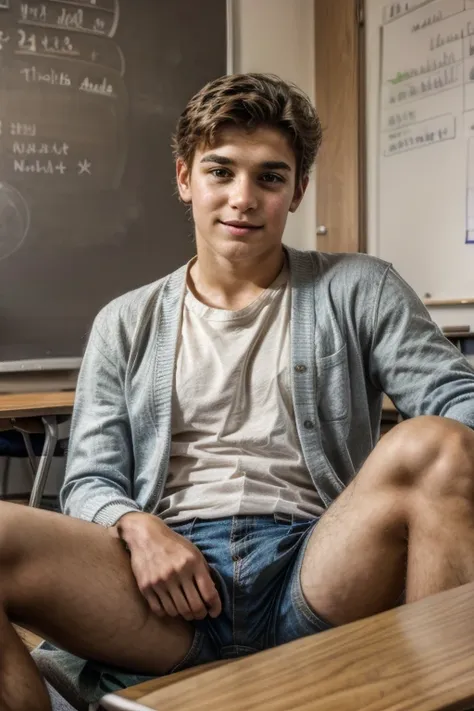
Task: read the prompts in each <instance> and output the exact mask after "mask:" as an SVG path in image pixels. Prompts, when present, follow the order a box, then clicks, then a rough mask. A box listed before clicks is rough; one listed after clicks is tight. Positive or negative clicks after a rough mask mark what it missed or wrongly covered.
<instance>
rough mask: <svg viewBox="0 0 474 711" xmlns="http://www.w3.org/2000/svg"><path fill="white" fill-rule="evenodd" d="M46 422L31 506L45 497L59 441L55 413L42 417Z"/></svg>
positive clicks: (35, 505)
mask: <svg viewBox="0 0 474 711" xmlns="http://www.w3.org/2000/svg"><path fill="white" fill-rule="evenodd" d="M41 419H42V420H43V424H44V430H45V440H44V447H43V451H42V453H41V457H40V460H39V463H38V468H37V470H36V476H35V480H34V482H33V488H32V490H31V495H30V501H29V506H34V507H36V508H37V507H39V506H40V504H41V499H42V497H43V493H44V489H45V486H46V482H47V480H48V475H49V469H50V467H51V462H52V460H53V454H54V450H55V449H56V444H57V442H58V421H57V418H56V417H55V416H54V415H48V416H45V417H42V418H41Z"/></svg>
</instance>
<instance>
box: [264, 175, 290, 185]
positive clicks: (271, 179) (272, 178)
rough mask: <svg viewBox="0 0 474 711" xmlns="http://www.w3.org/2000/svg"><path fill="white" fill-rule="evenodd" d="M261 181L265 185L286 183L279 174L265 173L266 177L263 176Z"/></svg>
mask: <svg viewBox="0 0 474 711" xmlns="http://www.w3.org/2000/svg"><path fill="white" fill-rule="evenodd" d="M261 180H262V181H263V182H264V183H273V184H276V183H284V182H285V180H284V178H282V177H281V175H278V174H277V173H264V175H262V177H261Z"/></svg>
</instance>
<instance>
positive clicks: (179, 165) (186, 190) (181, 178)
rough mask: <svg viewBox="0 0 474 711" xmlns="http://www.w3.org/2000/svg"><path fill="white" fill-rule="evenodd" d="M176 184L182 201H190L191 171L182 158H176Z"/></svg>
mask: <svg viewBox="0 0 474 711" xmlns="http://www.w3.org/2000/svg"><path fill="white" fill-rule="evenodd" d="M176 184H177V186H178V192H179V197H180V198H181V200H182V201H183V202H184V203H187V204H189V203H190V202H191V171H190V170H189V168H188V166H187V164H186V161H185V160H184V159H183V158H177V159H176Z"/></svg>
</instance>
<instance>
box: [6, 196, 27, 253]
mask: <svg viewBox="0 0 474 711" xmlns="http://www.w3.org/2000/svg"><path fill="white" fill-rule="evenodd" d="M29 227H30V209H29V207H28V204H27V202H26V200H25V198H24V197H23V195H22V194H21V193H20V192H18V190H17V189H16V188H13V187H12V186H11V185H8V184H7V183H2V182H0V260H2V259H6V258H7V257H9V256H10V255H11V254H13V252H16V250H17V249H19V248H20V247H21V245H22V244H23V242H24V240H25V237H26V235H27V234H28V230H29Z"/></svg>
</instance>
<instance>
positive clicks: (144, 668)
mask: <svg viewBox="0 0 474 711" xmlns="http://www.w3.org/2000/svg"><path fill="white" fill-rule="evenodd" d="M11 622H17V623H20V624H21V625H22V626H24V627H27V628H30V629H32V630H33V631H35V632H37V633H38V634H40V635H41V636H42V637H44V638H46V639H49V640H50V641H52V642H55V643H57V644H59V645H60V646H61V647H63V648H65V649H67V650H68V651H70V652H72V653H73V654H77V655H78V656H80V657H84V658H86V659H94V660H96V661H100V662H104V663H108V664H113V665H116V666H119V667H123V668H124V669H127V670H129V671H135V672H137V673H144V674H157V675H158V674H163V673H166V672H167V671H169V670H170V669H171V668H172V667H173V666H175V664H177V663H178V662H179V661H181V660H182V659H183V658H184V657H185V656H186V653H187V652H188V650H189V648H190V646H191V642H192V637H193V628H192V627H191V625H190V624H189V623H188V622H185V621H184V620H182V619H181V618H179V619H178V618H165V619H160V618H158V617H156V616H155V615H154V614H153V613H152V612H151V611H150V609H149V607H148V605H147V603H146V601H145V600H144V598H143V597H142V595H141V594H140V592H139V590H138V588H137V586H136V583H135V579H134V577H133V574H132V571H131V567H130V561H129V557H128V555H127V553H126V552H125V551H124V550H123V547H122V545H121V543H120V541H119V540H118V539H117V538H116V537H114V536H113V535H112V532H111V530H107V529H104V528H102V527H101V526H98V525H95V524H91V523H86V522H84V521H80V520H78V519H73V518H69V517H67V516H62V515H59V514H54V513H51V512H48V511H41V510H38V509H30V508H26V507H22V506H18V505H15V504H7V503H0V640H1V644H0V711H10V709H14V710H15V711H26V710H28V711H43V710H46V709H49V701H48V700H47V695H46V696H45V694H46V691H45V689H44V687H43V685H42V682H41V680H40V677H39V674H38V672H37V670H36V667H35V665H34V664H32V662H31V659H30V657H29V654H28V652H27V651H26V649H25V648H24V647H23V645H22V643H21V642H20V640H19V638H18V636H17V635H16V632H15V631H14V628H13V627H12V625H11V624H10V623H11ZM20 686H22V687H23V688H24V698H21V699H20V698H19V693H18V689H19V688H20Z"/></svg>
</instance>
